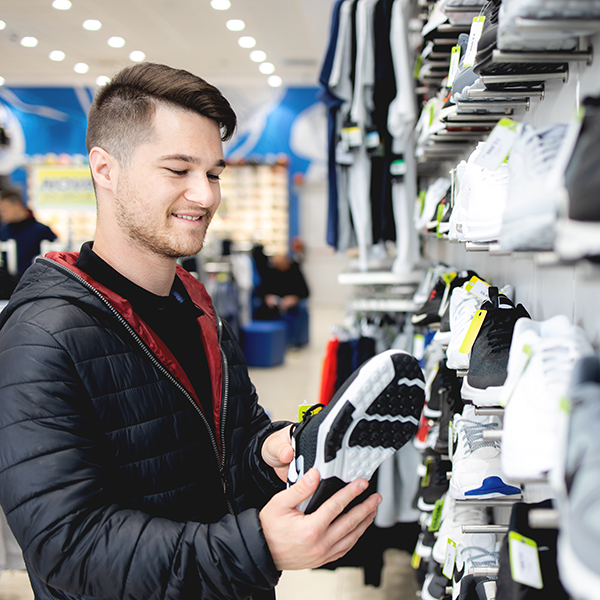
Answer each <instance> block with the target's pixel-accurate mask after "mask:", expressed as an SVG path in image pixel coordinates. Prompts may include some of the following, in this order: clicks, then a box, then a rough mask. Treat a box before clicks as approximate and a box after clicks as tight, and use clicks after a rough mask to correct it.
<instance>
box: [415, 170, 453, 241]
mask: <svg viewBox="0 0 600 600" xmlns="http://www.w3.org/2000/svg"><path fill="white" fill-rule="evenodd" d="M450 186H451V182H450V180H449V179H447V178H446V177H439V178H438V179H436V180H435V181H434V182H433V183H432V184H431V185H430V186H429V187H428V188H427V192H426V193H425V201H424V203H423V210H422V211H421V214H420V215H416V216H415V228H416V229H417V231H424V230H425V228H426V227H427V225H428V224H429V222H430V221H431V220H432V219H433V218H434V216H435V211H436V210H437V206H438V204H439V202H440V200H441V199H442V198H443V197H444V196H445V195H446V194H448V193H449V190H450Z"/></svg>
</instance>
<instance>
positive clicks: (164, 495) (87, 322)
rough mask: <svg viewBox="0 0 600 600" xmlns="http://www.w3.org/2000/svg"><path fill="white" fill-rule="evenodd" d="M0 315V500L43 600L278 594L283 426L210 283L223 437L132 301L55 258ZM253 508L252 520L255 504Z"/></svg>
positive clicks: (41, 262)
mask: <svg viewBox="0 0 600 600" xmlns="http://www.w3.org/2000/svg"><path fill="white" fill-rule="evenodd" d="M49 256H50V257H51V258H42V259H38V260H37V262H36V263H35V264H34V265H33V266H32V267H31V268H30V269H29V270H28V271H27V273H26V274H25V276H24V277H23V279H22V280H21V283H20V284H19V287H18V288H17V290H16V291H15V293H14V294H13V296H12V298H11V300H10V303H9V305H8V307H7V308H6V309H5V310H4V311H3V312H2V313H1V315H0V327H1V331H0V502H1V504H2V507H3V509H4V511H5V513H6V516H7V518H8V522H9V524H10V527H11V529H12V530H13V532H14V534H15V536H16V538H17V540H18V541H19V544H20V545H21V547H22V549H23V553H24V557H25V561H26V564H27V568H28V571H29V575H30V578H31V581H32V585H33V589H34V593H35V595H36V598H37V599H38V600H42V599H44V600H45V599H52V598H60V599H74V598H83V597H86V598H95V599H97V598H112V599H115V600H121V599H127V600H134V599H135V600H152V599H157V600H162V599H186V598H190V599H191V598H193V599H194V600H198V599H200V598H211V599H212V598H219V599H222V598H235V599H241V598H249V597H251V596H253V597H254V598H255V599H257V598H264V597H271V596H272V595H273V591H272V590H273V587H274V585H275V584H276V582H277V580H278V577H279V573H278V571H277V570H276V568H275V565H274V563H273V560H272V557H271V555H270V553H269V550H268V547H267V544H266V541H265V539H264V536H263V534H262V530H261V527H260V521H259V519H258V511H257V509H258V508H260V507H261V506H262V504H264V502H266V500H267V499H268V498H269V497H270V496H272V495H273V494H274V493H275V492H276V491H278V490H279V489H281V487H282V484H281V482H280V481H279V480H278V479H277V477H276V476H275V474H274V473H273V471H272V469H270V468H269V467H268V466H267V465H266V464H265V463H264V462H263V461H262V459H261V458H260V446H261V443H262V440H263V439H264V438H265V437H266V435H268V434H269V433H271V432H272V431H274V430H275V429H276V428H277V427H278V425H277V424H271V423H270V421H269V419H268V417H267V415H266V414H265V412H264V411H263V409H262V408H261V407H260V406H259V405H258V403H257V396H256V393H255V390H254V387H253V386H252V384H251V382H250V380H249V378H248V372H247V369H246V366H245V363H244V358H243V355H242V353H241V349H240V348H239V345H238V344H237V342H236V341H235V340H234V338H233V336H232V334H231V332H230V330H229V328H228V327H227V326H226V325H224V324H222V323H221V322H220V320H219V319H218V318H217V319H216V318H215V314H214V311H213V308H212V303H211V302H210V298H209V297H208V295H207V294H206V291H205V290H204V287H203V286H202V285H201V284H199V283H198V282H197V281H196V280H195V279H194V278H193V277H191V276H189V275H188V274H187V273H185V271H183V269H180V270H179V271H178V275H179V277H180V278H181V279H182V281H183V282H184V284H185V285H186V288H187V289H188V291H189V293H190V296H191V298H192V300H193V301H194V302H195V303H196V304H197V306H199V307H200V308H201V309H202V310H203V311H204V313H205V315H204V316H202V317H200V318H199V323H200V326H201V331H202V336H203V342H204V346H205V348H206V354H207V359H208V363H209V368H210V372H211V380H212V388H213V404H214V413H215V422H216V427H215V429H216V431H215V432H214V433H213V432H212V431H211V430H210V429H209V427H208V425H207V422H206V420H205V418H204V416H203V414H202V411H201V409H200V407H199V403H198V402H197V401H196V399H195V394H194V392H193V390H192V389H191V386H190V385H189V382H188V380H187V378H186V376H185V374H184V373H183V372H182V371H181V369H180V367H179V366H178V364H177V362H176V361H175V359H174V357H173V356H172V354H171V353H170V352H169V350H168V349H167V348H166V347H165V346H164V344H162V342H161V341H160V340H159V339H158V338H156V336H154V334H153V332H152V331H151V330H150V329H149V328H148V327H147V326H146V325H145V324H144V323H143V322H142V321H141V320H140V319H139V318H138V317H137V316H136V315H135V313H133V311H132V310H131V306H130V305H129V303H128V302H127V301H126V300H124V299H123V298H121V297H119V296H116V295H115V294H113V293H111V292H110V291H109V290H107V289H106V288H104V287H103V286H101V285H99V284H97V283H96V282H94V281H93V280H91V279H90V277H89V276H88V275H86V274H85V273H83V272H82V271H80V270H78V269H77V268H76V267H75V266H74V264H75V261H76V258H77V254H75V253H68V254H67V253H54V254H52V255H49ZM252 507H253V508H252Z"/></svg>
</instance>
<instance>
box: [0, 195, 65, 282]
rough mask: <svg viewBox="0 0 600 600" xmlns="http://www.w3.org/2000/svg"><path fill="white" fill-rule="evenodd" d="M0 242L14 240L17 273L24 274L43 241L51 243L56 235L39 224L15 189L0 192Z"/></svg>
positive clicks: (37, 253) (38, 252)
mask: <svg viewBox="0 0 600 600" xmlns="http://www.w3.org/2000/svg"><path fill="white" fill-rule="evenodd" d="M0 222H1V226H0V241H3V242H6V241H7V240H15V242H16V245H17V272H16V273H12V274H13V275H18V276H21V275H23V273H25V269H27V268H28V267H29V266H30V265H31V263H32V262H33V259H34V258H35V257H36V256H38V255H39V254H40V244H41V242H42V241H43V240H48V241H50V242H53V241H54V240H55V239H56V234H55V233H54V231H52V229H50V227H48V225H44V224H43V223H40V222H39V221H38V220H36V218H35V217H34V216H33V212H31V210H30V209H29V208H27V206H25V202H24V201H23V196H22V194H21V192H20V191H19V190H17V189H6V190H2V191H0Z"/></svg>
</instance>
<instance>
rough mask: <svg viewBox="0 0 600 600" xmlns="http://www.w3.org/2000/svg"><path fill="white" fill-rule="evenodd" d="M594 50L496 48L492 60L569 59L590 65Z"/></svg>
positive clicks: (502, 61)
mask: <svg viewBox="0 0 600 600" xmlns="http://www.w3.org/2000/svg"><path fill="white" fill-rule="evenodd" d="M592 59H593V52H592V47H591V46H590V47H589V48H588V49H587V50H574V51H572V52H556V51H552V50H548V51H545V52H531V51H527V52H524V51H519V52H516V51H515V52H512V51H507V50H498V49H496V50H494V51H493V52H492V61H493V62H495V63H516V64H519V63H545V64H548V63H557V64H561V63H565V62H569V61H579V62H583V61H585V62H586V63H587V64H588V65H590V64H591V63H592Z"/></svg>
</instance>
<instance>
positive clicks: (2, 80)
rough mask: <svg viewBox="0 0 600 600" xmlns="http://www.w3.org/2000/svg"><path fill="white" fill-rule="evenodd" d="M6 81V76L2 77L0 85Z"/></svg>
mask: <svg viewBox="0 0 600 600" xmlns="http://www.w3.org/2000/svg"><path fill="white" fill-rule="evenodd" d="M5 83H6V79H4V77H0V85H4V84H5Z"/></svg>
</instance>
